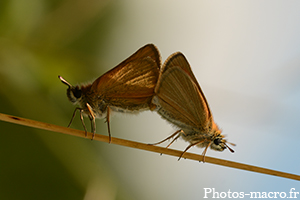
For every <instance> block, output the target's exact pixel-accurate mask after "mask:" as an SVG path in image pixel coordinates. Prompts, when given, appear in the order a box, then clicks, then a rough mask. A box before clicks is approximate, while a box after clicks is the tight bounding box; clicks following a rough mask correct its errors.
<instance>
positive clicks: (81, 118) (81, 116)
mask: <svg viewBox="0 0 300 200" xmlns="http://www.w3.org/2000/svg"><path fill="white" fill-rule="evenodd" d="M82 113H83V110H82V109H80V120H81V123H82V125H83V128H84V131H85V137H87V130H86V127H85V124H84V121H83V115H82Z"/></svg>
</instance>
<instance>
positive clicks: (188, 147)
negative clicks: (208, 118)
mask: <svg viewBox="0 0 300 200" xmlns="http://www.w3.org/2000/svg"><path fill="white" fill-rule="evenodd" d="M203 142H205V140H201V141H199V142H196V143H192V144H190V145H189V146H187V148H186V149H185V150H184V151H183V152H182V154H181V155H180V156H179V158H178V161H179V160H180V159H181V157H182V156H183V155H184V154H185V152H187V150H189V149H190V148H191V147H193V146H196V145H198V144H201V143H203ZM210 144H211V142H210V143H209V145H210ZM209 145H207V147H206V148H205V149H204V151H203V153H204V154H203V153H202V156H203V162H204V161H205V159H204V158H205V153H206V150H207V148H208V147H209Z"/></svg>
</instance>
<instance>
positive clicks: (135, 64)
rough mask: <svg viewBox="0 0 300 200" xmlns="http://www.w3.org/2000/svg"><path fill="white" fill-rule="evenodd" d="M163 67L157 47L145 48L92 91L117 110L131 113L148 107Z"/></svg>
mask: <svg viewBox="0 0 300 200" xmlns="http://www.w3.org/2000/svg"><path fill="white" fill-rule="evenodd" d="M160 65H161V61H160V54H159V52H158V50H157V48H156V47H155V46H154V45H153V44H148V45H145V46H144V47H142V48H140V49H139V50H138V51H137V52H135V53H134V54H133V55H132V56H130V57H129V58H127V59H126V60H125V61H123V62H122V63H120V64H119V65H118V66H116V67H115V68H113V69H112V70H110V71H108V72H107V73H105V74H104V75H102V76H101V77H99V78H98V79H97V80H95V82H94V83H93V84H92V91H95V92H97V93H98V94H99V96H100V97H101V98H103V99H104V100H105V101H107V102H109V104H111V105H113V106H116V107H123V108H125V109H129V110H130V109H131V110H135V109H140V108H141V107H147V106H148V104H149V103H150V102H151V98H152V96H153V94H154V88H155V86H156V83H157V80H158V76H159V67H160Z"/></svg>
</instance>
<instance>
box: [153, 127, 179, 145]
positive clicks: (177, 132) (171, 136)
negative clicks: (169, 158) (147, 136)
mask: <svg viewBox="0 0 300 200" xmlns="http://www.w3.org/2000/svg"><path fill="white" fill-rule="evenodd" d="M180 132H181V130H178V131H176V132H175V133H173V134H172V135H170V136H169V137H167V138H166V139H164V140H162V141H160V142H156V143H153V144H149V145H158V144H161V143H163V142H165V141H167V140H169V139H171V138H173V137H174V136H175V135H177V134H178V135H177V136H176V138H175V139H174V140H173V141H172V142H171V143H170V144H169V145H168V146H167V148H168V147H169V146H171V144H173V142H174V141H175V140H177V139H178V138H179V137H180V134H179V133H180Z"/></svg>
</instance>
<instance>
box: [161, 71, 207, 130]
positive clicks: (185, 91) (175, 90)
mask: <svg viewBox="0 0 300 200" xmlns="http://www.w3.org/2000/svg"><path fill="white" fill-rule="evenodd" d="M156 96H157V97H156V98H157V99H156V100H157V101H158V102H157V105H159V108H160V109H159V110H158V112H159V113H160V114H161V115H162V116H163V117H164V118H166V119H167V120H168V121H170V122H172V123H174V124H175V125H177V126H178V127H180V128H189V129H193V128H197V129H198V130H202V131H206V130H207V128H208V127H207V126H209V124H210V122H211V118H210V111H209V108H208V105H207V103H206V100H205V97H204V96H203V95H202V93H201V92H200V91H199V88H198V86H197V85H196V84H195V83H194V81H193V79H192V78H191V76H190V75H189V74H188V73H186V72H185V71H184V70H183V69H182V68H181V67H178V66H173V67H171V68H169V69H167V70H166V71H165V72H164V73H163V74H162V76H161V77H160V80H159V82H158V84H157V88H156Z"/></svg>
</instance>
